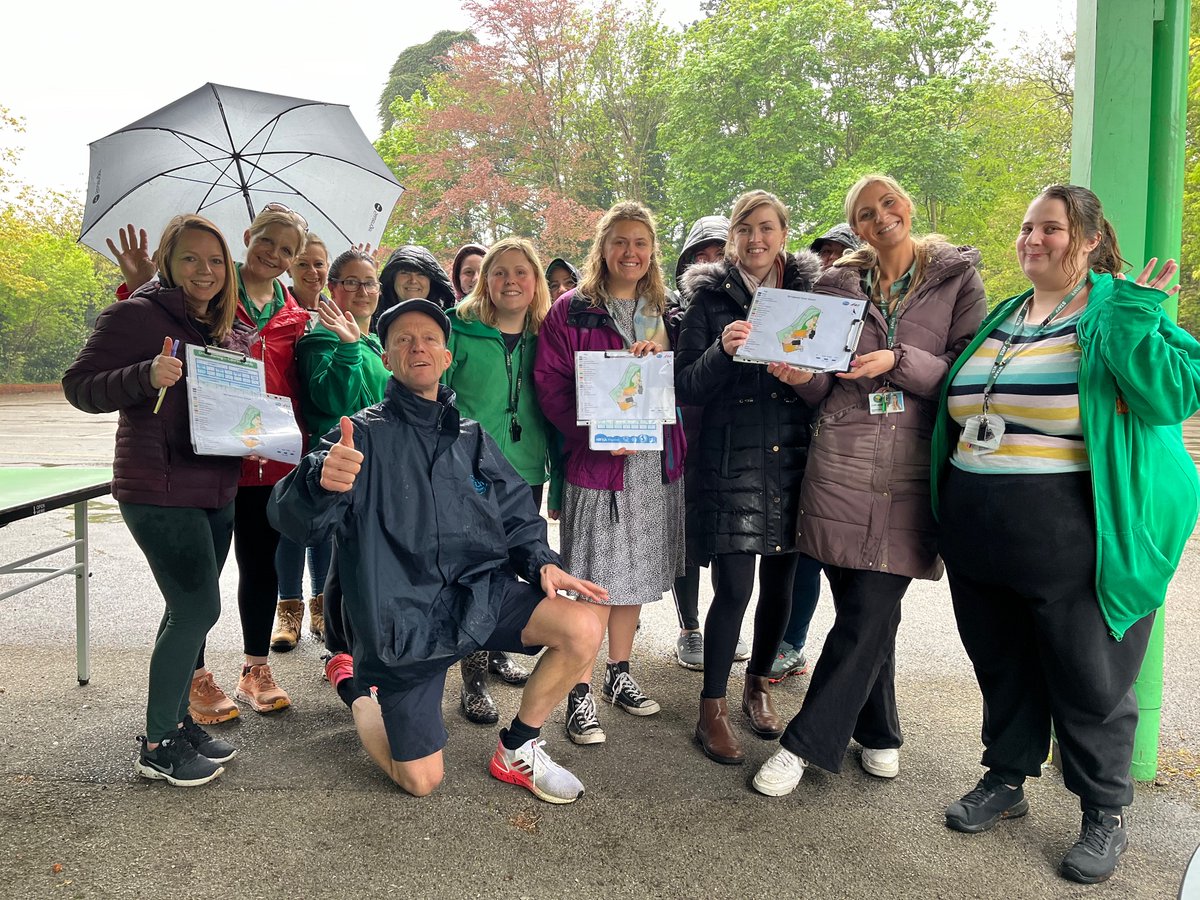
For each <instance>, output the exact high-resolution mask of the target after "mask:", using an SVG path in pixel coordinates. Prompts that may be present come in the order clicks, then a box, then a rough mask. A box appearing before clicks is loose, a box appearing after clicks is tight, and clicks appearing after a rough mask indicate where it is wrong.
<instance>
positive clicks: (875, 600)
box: [780, 566, 912, 772]
mask: <svg viewBox="0 0 1200 900" xmlns="http://www.w3.org/2000/svg"><path fill="white" fill-rule="evenodd" d="M825 577H826V578H828V579H829V587H830V589H831V590H832V593H833V608H834V612H835V616H834V620H833V628H832V629H830V631H829V635H828V636H827V637H826V638H825V644H824V646H823V647H822V648H821V655H820V656H819V657H818V658H817V667H816V668H815V669H814V670H813V674H812V681H811V683H810V684H809V686H808V693H807V694H806V695H805V697H804V705H803V706H801V707H800V712H798V713H796V716H795V717H794V718H793V719H792V721H791V722H790V723H789V724H788V727H787V731H785V732H784V733H783V737H782V738H781V739H780V743H782V744H783V746H784V747H786V748H787V749H788V750H791V751H792V752H793V753H795V754H796V755H797V756H800V757H803V758H804V759H806V760H808V761H809V762H810V763H813V764H814V765H817V766H820V767H821V768H822V769H826V770H828V771H830V772H838V771H840V770H841V768H842V757H843V756H845V755H846V747H847V746H848V745H849V744H850V738H851V737H853V738H854V740H856V741H858V742H859V743H860V744H862V745H863V746H864V747H869V748H871V749H872V750H884V749H889V748H894V747H899V746H900V745H901V744H903V743H904V737H903V735H901V733H900V715H899V713H898V712H897V710H896V630H897V629H898V628H899V627H900V601H901V599H902V598H903V597H904V592H905V591H906V590H908V585H909V584H910V583H911V582H912V579H911V578H907V577H904V576H902V575H892V574H889V573H887V572H871V571H865V570H862V569H841V568H838V567H836V566H826V567H825Z"/></svg>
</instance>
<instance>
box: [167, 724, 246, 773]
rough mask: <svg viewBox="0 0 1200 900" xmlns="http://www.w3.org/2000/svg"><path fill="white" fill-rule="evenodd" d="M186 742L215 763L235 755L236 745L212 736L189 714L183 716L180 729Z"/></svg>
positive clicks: (228, 759)
mask: <svg viewBox="0 0 1200 900" xmlns="http://www.w3.org/2000/svg"><path fill="white" fill-rule="evenodd" d="M180 731H181V732H182V733H183V736H184V738H186V739H187V742H188V743H189V744H191V745H192V749H193V750H195V751H196V752H197V753H199V754H200V755H201V756H204V757H207V758H208V759H211V760H212V761H213V762H216V763H223V762H229V761H230V760H231V759H233V758H234V757H235V756H237V754H238V752H237V747H235V746H233V744H231V743H229V741H223V740H221V739H220V738H217V737H213V736H212V735H211V734H209V733H208V732H207V731H205V730H204V729H203V728H201V727H200V726H199V725H197V724H196V723H195V722H193V721H192V717H191V716H184V717H183V727H182V728H181V729H180Z"/></svg>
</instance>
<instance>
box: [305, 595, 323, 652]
mask: <svg viewBox="0 0 1200 900" xmlns="http://www.w3.org/2000/svg"><path fill="white" fill-rule="evenodd" d="M308 630H309V631H311V632H312V636H313V637H315V638H316V639H317V640H318V641H323V640H325V595H324V594H317V596H315V597H311V598H309V601H308Z"/></svg>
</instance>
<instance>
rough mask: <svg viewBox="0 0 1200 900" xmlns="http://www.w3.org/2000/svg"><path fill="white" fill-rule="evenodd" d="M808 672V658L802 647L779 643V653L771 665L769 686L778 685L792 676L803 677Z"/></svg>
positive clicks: (785, 642)
mask: <svg viewBox="0 0 1200 900" xmlns="http://www.w3.org/2000/svg"><path fill="white" fill-rule="evenodd" d="M807 671H808V657H806V656H805V655H804V648H803V647H793V646H792V645H791V644H789V643H788V642H787V641H780V642H779V653H777V654H776V655H775V662H773V663H771V675H770V681H771V684H778V683H779V682H781V681H783V679H785V678H789V677H791V676H792V675H803V674H804V673H805V672H807Z"/></svg>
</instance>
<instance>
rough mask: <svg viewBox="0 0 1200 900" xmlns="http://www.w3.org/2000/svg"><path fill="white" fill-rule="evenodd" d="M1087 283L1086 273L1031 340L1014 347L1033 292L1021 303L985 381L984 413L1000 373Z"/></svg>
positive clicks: (1038, 335) (1044, 320)
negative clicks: (1015, 320)
mask: <svg viewBox="0 0 1200 900" xmlns="http://www.w3.org/2000/svg"><path fill="white" fill-rule="evenodd" d="M1087 283H1088V279H1087V276H1086V275H1085V276H1084V277H1083V280H1081V281H1080V282H1079V284H1077V285H1075V287H1074V288H1073V289H1072V290H1071V291H1070V293H1068V294H1067V295H1066V296H1065V297H1063V298H1062V299H1061V300H1059V301H1058V306H1056V307H1054V312H1052V313H1050V315H1048V316H1046V318H1045V319H1043V320H1042V324H1041V325H1039V326H1038V327H1037V329H1036V330H1035V331H1034V332H1033V334H1031V335H1030V336H1029V340H1027V341H1026V342H1025V343H1023V344H1019V345H1018V346H1016V347H1014V346H1013V340H1014V339H1015V338H1016V336H1017V335H1018V334H1019V333H1020V331H1021V329H1022V328H1024V327H1025V317H1026V316H1027V315H1028V314H1029V304H1030V303H1032V302H1033V295H1032V294H1031V295H1030V296H1029V298H1028V299H1027V300H1026V301H1025V302H1024V303H1022V304H1021V311H1020V312H1018V313H1017V322H1016V324H1015V325H1014V326H1013V329H1012V331H1010V332H1009V334H1008V337H1006V338H1005V339H1004V344H1003V345H1001V347H1000V350H999V351H998V352H997V353H996V360H995V362H993V363H992V368H991V371H989V372H988V376H987V381H985V382H984V384H983V411H984V413H986V412H987V411H988V404H989V403H990V402H991V399H992V388H993V387H995V386H996V379H997V378H999V377H1000V373H1001V372H1003V371H1004V368H1005V366H1007V365H1008V364H1009V363H1010V362H1012V361H1013V360H1014V359H1016V357H1017V354H1018V353H1020V352H1021V351H1022V350H1024V349H1025V348H1026V347H1028V346H1029V345H1030V344H1032V343H1033V342H1034V341H1036V340H1037V339H1038V338H1040V337H1041V336H1042V335H1043V334H1044V333H1045V331H1046V329H1047V328H1049V327H1050V323H1051V322H1053V321H1054V318H1055V317H1056V316H1057V315H1058V314H1059V313H1061V312H1062V311H1063V310H1064V309H1066V308H1067V307H1068V306H1070V305H1071V301H1072V300H1074V299H1075V298H1076V297H1078V296H1079V292H1080V291H1082V290H1083V288H1084V285H1086V284H1087ZM1010 351H1011V352H1010Z"/></svg>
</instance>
